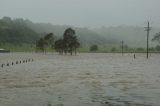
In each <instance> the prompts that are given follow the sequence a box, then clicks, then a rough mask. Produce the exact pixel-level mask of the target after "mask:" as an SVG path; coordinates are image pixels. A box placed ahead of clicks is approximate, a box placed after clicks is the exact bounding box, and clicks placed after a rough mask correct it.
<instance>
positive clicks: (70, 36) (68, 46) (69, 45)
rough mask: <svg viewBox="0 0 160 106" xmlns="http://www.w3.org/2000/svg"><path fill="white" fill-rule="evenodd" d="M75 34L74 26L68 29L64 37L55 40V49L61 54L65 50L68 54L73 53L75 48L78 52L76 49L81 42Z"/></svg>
mask: <svg viewBox="0 0 160 106" xmlns="http://www.w3.org/2000/svg"><path fill="white" fill-rule="evenodd" d="M75 34H76V33H75V31H74V30H73V29H72V28H68V29H66V30H65V32H64V34H63V39H59V40H57V41H56V42H55V50H56V51H58V52H59V53H60V54H63V52H64V53H65V54H67V52H70V53H71V55H72V53H73V50H74V51H75V54H76V50H77V48H78V47H79V46H80V43H79V42H78V39H77V37H76V35H75Z"/></svg>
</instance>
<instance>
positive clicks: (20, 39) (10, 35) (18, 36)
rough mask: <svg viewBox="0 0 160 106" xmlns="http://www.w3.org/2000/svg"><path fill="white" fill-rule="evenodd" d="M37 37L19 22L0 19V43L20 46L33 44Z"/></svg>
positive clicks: (5, 18) (7, 18) (6, 18)
mask: <svg viewBox="0 0 160 106" xmlns="http://www.w3.org/2000/svg"><path fill="white" fill-rule="evenodd" d="M38 38H39V35H38V34H37V33H36V32H35V31H34V30H32V29H31V28H29V27H27V26H26V25H25V24H24V23H23V22H21V21H20V20H11V18H9V17H4V18H3V19H0V43H1V44H4V43H11V44H15V45H16V44H22V43H33V42H35V40H37V39H38Z"/></svg>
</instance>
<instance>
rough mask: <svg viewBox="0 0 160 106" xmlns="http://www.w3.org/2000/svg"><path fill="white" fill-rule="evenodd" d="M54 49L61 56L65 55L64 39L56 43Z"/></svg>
mask: <svg viewBox="0 0 160 106" xmlns="http://www.w3.org/2000/svg"><path fill="white" fill-rule="evenodd" d="M54 48H55V50H56V51H57V52H59V53H60V54H63V51H64V41H63V39H59V40H57V41H55V44H54Z"/></svg>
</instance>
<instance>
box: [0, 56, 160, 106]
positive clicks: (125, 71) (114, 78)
mask: <svg viewBox="0 0 160 106" xmlns="http://www.w3.org/2000/svg"><path fill="white" fill-rule="evenodd" d="M26 59H34V61H33V62H29V61H28V62H25V63H21V64H20V63H18V64H13V66H12V65H9V66H6V65H4V67H3V68H2V67H0V106H47V105H48V104H52V106H160V54H151V55H150V58H149V59H148V60H147V59H146V55H145V54H136V59H134V58H133V54H124V56H122V55H121V54H105V53H104V54H103V53H95V54H94V53H90V54H89V53H88V54H87V53H84V54H83V53H81V54H78V55H77V56H69V55H68V56H61V55H58V54H53V55H51V54H48V55H42V54H34V53H9V54H0V65H1V64H7V63H9V64H11V63H12V62H14V63H15V62H16V61H18V62H19V61H23V60H26Z"/></svg>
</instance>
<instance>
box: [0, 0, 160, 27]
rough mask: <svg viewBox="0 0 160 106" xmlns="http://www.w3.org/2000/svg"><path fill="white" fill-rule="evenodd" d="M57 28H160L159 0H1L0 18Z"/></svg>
mask: <svg viewBox="0 0 160 106" xmlns="http://www.w3.org/2000/svg"><path fill="white" fill-rule="evenodd" d="M3 16H9V17H12V18H25V19H29V20H31V21H33V22H50V23H52V24H56V25H73V26H78V27H90V28H95V27H101V26H119V25H136V26H141V25H145V22H146V21H147V20H149V21H151V24H152V25H154V26H160V0H0V17H1V18H2V17H3Z"/></svg>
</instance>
